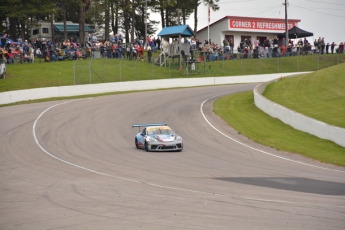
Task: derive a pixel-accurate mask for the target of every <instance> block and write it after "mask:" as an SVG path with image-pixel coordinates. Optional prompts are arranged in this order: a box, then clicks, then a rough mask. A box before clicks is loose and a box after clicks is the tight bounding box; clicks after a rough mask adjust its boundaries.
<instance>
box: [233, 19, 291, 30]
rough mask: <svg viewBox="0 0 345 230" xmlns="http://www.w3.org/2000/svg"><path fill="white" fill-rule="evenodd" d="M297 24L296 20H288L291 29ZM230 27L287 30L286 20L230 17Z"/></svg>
mask: <svg viewBox="0 0 345 230" xmlns="http://www.w3.org/2000/svg"><path fill="white" fill-rule="evenodd" d="M295 25H296V23H295V22H288V29H291V28H292V27H294V26H295ZM230 28H237V29H252V30H285V21H271V20H269V21H268V20H267V21H263V20H245V19H240V20H233V19H230Z"/></svg>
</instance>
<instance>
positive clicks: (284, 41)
mask: <svg viewBox="0 0 345 230" xmlns="http://www.w3.org/2000/svg"><path fill="white" fill-rule="evenodd" d="M286 45H287V44H286V40H285V37H284V38H283V40H282V46H285V47H286Z"/></svg>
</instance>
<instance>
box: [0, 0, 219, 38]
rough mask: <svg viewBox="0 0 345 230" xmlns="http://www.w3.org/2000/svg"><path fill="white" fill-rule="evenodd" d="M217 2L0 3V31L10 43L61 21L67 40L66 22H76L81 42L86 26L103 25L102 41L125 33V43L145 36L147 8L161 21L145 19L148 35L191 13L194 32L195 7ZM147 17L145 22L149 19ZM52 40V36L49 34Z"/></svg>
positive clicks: (6, 0) (77, 0) (46, 0)
mask: <svg viewBox="0 0 345 230" xmlns="http://www.w3.org/2000/svg"><path fill="white" fill-rule="evenodd" d="M217 2H218V0H0V12H2V13H1V14H0V20H1V24H0V32H2V33H5V34H8V35H9V36H10V37H11V38H12V39H13V40H17V39H18V38H22V39H29V38H30V28H31V27H33V26H35V25H37V24H38V23H39V22H40V21H48V22H50V23H51V28H52V31H54V25H53V22H54V21H61V22H64V28H65V29H64V38H65V40H67V31H66V21H72V22H74V23H79V35H80V41H84V40H85V38H84V36H85V31H84V26H85V24H94V25H104V33H105V39H106V40H108V39H109V32H110V30H111V31H112V32H113V33H115V34H116V33H120V32H121V33H124V36H125V39H126V41H129V40H130V39H129V38H131V39H132V40H133V39H134V38H135V37H140V38H144V36H145V15H146V7H145V6H146V5H147V9H150V11H151V12H154V13H158V14H159V15H160V20H159V21H158V20H152V19H151V20H148V22H147V34H155V33H156V31H157V26H158V25H159V24H161V26H162V28H165V27H167V26H174V25H179V24H186V21H187V19H188V18H189V17H190V15H191V14H192V13H194V31H195V32H196V31H197V26H198V6H199V5H200V4H206V5H210V7H211V9H212V10H214V11H216V10H219V6H218V4H217ZM149 18H150V17H149V14H148V19H149ZM52 36H53V37H52V39H53V40H54V33H52Z"/></svg>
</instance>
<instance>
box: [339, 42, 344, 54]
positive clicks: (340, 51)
mask: <svg viewBox="0 0 345 230" xmlns="http://www.w3.org/2000/svg"><path fill="white" fill-rule="evenodd" d="M339 53H341V54H342V53H344V43H342V42H340V44H339Z"/></svg>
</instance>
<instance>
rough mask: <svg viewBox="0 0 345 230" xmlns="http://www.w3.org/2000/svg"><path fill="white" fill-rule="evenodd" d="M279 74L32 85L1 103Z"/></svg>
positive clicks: (268, 77)
mask: <svg viewBox="0 0 345 230" xmlns="http://www.w3.org/2000/svg"><path fill="white" fill-rule="evenodd" d="M295 74H296V73H284V76H290V75H295ZM280 75H282V74H263V75H246V76H234V77H205V78H175V79H161V80H143V81H127V82H112V83H100V84H87V85H73V86H59V87H48V88H35V89H26V90H17V91H9V92H2V93H0V104H10V103H15V102H19V101H28V100H37V99H43V98H54V97H71V96H80V95H86V94H101V93H109V92H120V91H131V90H150V89H166V88H175V87H193V86H206V85H221V84H237V83H255V82H265V81H270V80H272V79H276V78H278V77H279V76H280Z"/></svg>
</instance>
